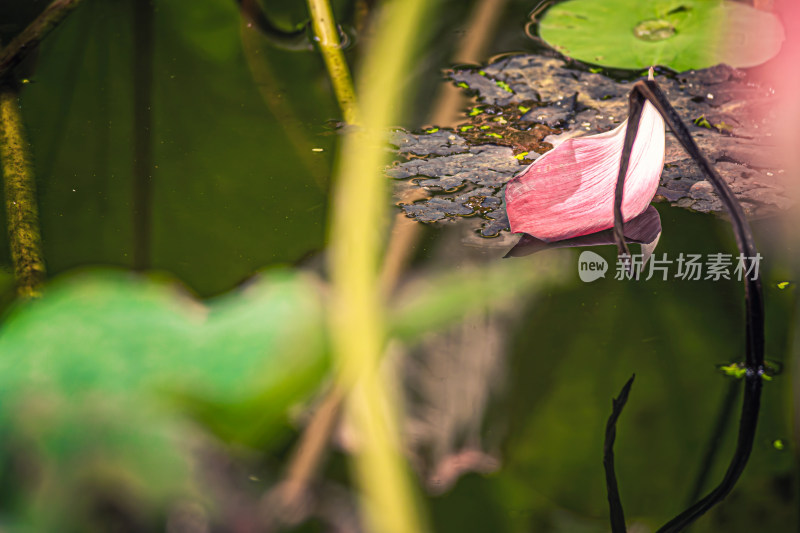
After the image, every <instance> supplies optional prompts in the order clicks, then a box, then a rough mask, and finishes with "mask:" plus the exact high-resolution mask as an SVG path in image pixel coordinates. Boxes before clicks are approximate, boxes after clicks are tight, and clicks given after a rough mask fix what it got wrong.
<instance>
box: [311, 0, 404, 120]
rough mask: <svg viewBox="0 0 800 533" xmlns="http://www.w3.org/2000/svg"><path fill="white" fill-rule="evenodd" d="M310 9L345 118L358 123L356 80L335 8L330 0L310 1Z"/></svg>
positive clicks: (312, 21)
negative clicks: (337, 23) (351, 72)
mask: <svg viewBox="0 0 800 533" xmlns="http://www.w3.org/2000/svg"><path fill="white" fill-rule="evenodd" d="M308 10H309V12H310V13H311V27H312V29H313V30H314V35H315V36H316V38H317V44H318V45H319V49H320V52H322V57H323V59H324V60H325V67H326V68H327V69H328V76H329V77H330V79H331V83H332V84H333V92H334V93H335V94H336V100H337V101H338V102H339V108H340V109H341V110H342V117H343V118H344V121H345V122H347V123H348V124H356V123H358V113H357V107H356V96H355V91H354V90H353V79H352V77H351V76H350V69H349V68H348V66H347V61H345V59H344V53H343V52H342V43H341V40H340V39H339V29H338V27H337V26H336V23H335V21H334V18H333V11H332V10H331V5H330V3H329V2H328V0H308ZM387 57H389V56H387Z"/></svg>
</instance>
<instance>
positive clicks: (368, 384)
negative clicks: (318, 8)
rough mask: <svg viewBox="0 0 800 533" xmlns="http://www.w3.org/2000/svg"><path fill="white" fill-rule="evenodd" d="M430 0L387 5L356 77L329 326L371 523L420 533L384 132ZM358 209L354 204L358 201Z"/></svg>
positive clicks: (337, 190)
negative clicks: (400, 383)
mask: <svg viewBox="0 0 800 533" xmlns="http://www.w3.org/2000/svg"><path fill="white" fill-rule="evenodd" d="M426 4H428V2H425V1H424V0H405V1H400V0H391V1H389V2H386V3H385V4H384V7H383V9H382V11H381V18H380V20H379V22H378V28H377V31H376V32H375V35H376V37H375V40H374V41H372V42H371V46H370V48H369V50H368V52H367V55H366V57H365V58H364V63H363V67H362V68H363V70H362V71H361V73H360V76H359V84H358V88H359V93H358V95H359V110H358V115H359V118H360V119H361V121H362V122H361V124H360V127H359V128H352V129H351V130H350V131H349V132H348V134H347V136H346V137H345V139H344V142H343V144H342V148H341V153H340V161H341V163H340V165H339V167H338V169H337V172H336V180H335V187H334V194H333V205H332V207H331V221H330V225H329V235H330V256H329V259H330V274H331V305H330V307H329V309H330V323H331V332H332V339H331V341H332V349H333V355H334V360H335V361H336V362H337V363H338V366H339V369H340V373H339V383H340V384H341V386H343V387H344V389H345V390H346V391H348V395H347V399H346V409H347V412H348V414H349V416H350V420H352V422H353V425H354V427H355V432H356V434H357V435H359V437H360V439H359V441H360V442H359V448H358V450H357V451H356V453H355V457H354V471H355V477H356V479H357V483H358V485H359V487H360V489H361V493H362V498H363V499H362V501H363V504H362V510H363V512H364V514H365V516H364V518H365V523H366V524H367V527H366V529H367V530H369V531H373V532H375V533H424V532H425V531H428V528H427V526H426V523H425V520H424V519H423V517H422V516H421V512H420V510H419V508H418V506H417V504H416V501H417V496H416V493H415V490H414V487H413V483H412V478H411V474H410V471H409V468H408V465H407V463H406V461H405V460H404V458H403V456H402V454H401V448H402V446H401V436H400V422H399V416H398V413H397V408H398V404H399V402H397V401H395V399H394V398H393V397H392V396H391V394H390V393H389V391H390V390H391V387H389V386H387V384H386V383H385V382H384V379H383V377H382V375H381V373H380V372H379V368H378V367H379V361H380V359H381V356H382V354H383V352H384V351H385V349H386V325H385V322H384V319H383V314H384V306H383V301H382V297H381V290H380V282H379V264H380V256H381V252H382V249H383V241H384V234H385V229H386V225H387V215H388V207H389V202H388V198H387V197H388V188H387V186H388V182H387V180H386V179H385V177H384V176H383V168H384V166H385V165H386V164H388V156H389V153H388V151H387V150H386V149H385V146H384V139H385V132H386V131H387V130H388V128H389V127H390V126H391V125H392V124H393V123H394V122H395V121H396V120H398V119H399V117H400V106H398V105H397V104H398V102H401V101H403V100H404V98H403V80H404V78H405V76H406V73H407V72H408V68H409V67H410V58H411V50H412V48H413V44H414V40H415V35H416V32H417V31H418V26H419V24H420V23H421V21H422V14H423V12H424V11H425V9H424V8H425V6H426ZM355 206H357V208H356V207H355Z"/></svg>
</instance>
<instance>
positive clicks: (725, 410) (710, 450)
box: [686, 380, 739, 506]
mask: <svg viewBox="0 0 800 533" xmlns="http://www.w3.org/2000/svg"><path fill="white" fill-rule="evenodd" d="M727 385H728V388H727V390H726V391H725V397H724V398H723V399H722V404H721V405H720V407H719V412H718V413H717V416H716V417H715V420H716V424H714V428H713V429H712V430H711V437H709V439H708V444H706V453H705V454H703V460H702V461H701V462H700V471H699V472H698V473H697V477H696V478H695V482H694V486H693V487H692V492H691V493H690V494H689V498H688V501H687V502H686V505H687V506H689V505H691V504H693V503H694V502H696V501H697V500H698V498H700V496H701V495H702V493H703V487H705V486H706V483H707V482H708V475H709V474H710V473H711V469H712V468H713V466H714V463H715V462H716V458H717V454H718V453H719V450H720V443H721V442H722V438H723V437H724V436H725V431H726V430H727V429H728V424H729V423H730V421H731V415H733V408H734V406H735V405H736V399H737V398H738V397H739V382H738V381H736V380H731V381H730V382H729V383H728V384H727Z"/></svg>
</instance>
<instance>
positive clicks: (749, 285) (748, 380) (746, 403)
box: [609, 76, 765, 533]
mask: <svg viewBox="0 0 800 533" xmlns="http://www.w3.org/2000/svg"><path fill="white" fill-rule="evenodd" d="M645 100H648V101H650V103H651V104H652V105H653V106H654V107H655V108H656V109H657V110H658V112H659V113H660V114H661V116H662V117H664V122H665V123H666V124H667V126H669V128H670V129H671V130H672V133H673V135H675V137H676V138H677V139H678V141H679V142H680V143H681V146H683V149H684V150H685V151H686V152H687V153H688V154H689V155H690V156H691V157H692V159H694V161H695V163H697V165H698V167H699V168H700V171H701V172H702V173H703V175H704V176H705V177H706V179H707V180H708V181H709V182H710V183H711V184H712V185H713V186H714V189H715V190H716V191H717V194H718V195H719V198H720V200H721V201H722V203H723V205H724V206H725V208H726V209H727V211H728V213H729V214H730V216H731V225H732V226H733V233H734V235H735V237H736V244H737V246H738V248H739V252H740V253H741V255H742V256H743V261H744V262H745V266H746V267H747V268H746V269H745V272H750V268H751V267H752V263H753V262H754V261H758V258H759V255H758V250H757V249H756V245H755V241H754V240H753V233H752V231H751V229H750V224H749V223H748V222H747V218H745V216H744V211H743V210H742V206H741V205H740V204H739V201H738V200H737V199H736V196H735V195H734V194H733V192H732V191H731V189H730V187H728V184H727V183H725V180H723V179H722V177H721V176H720V175H719V173H717V171H716V170H715V169H714V166H713V165H712V164H711V162H710V161H709V160H708V159H707V158H706V157H705V156H704V155H703V153H702V152H701V151H700V149H699V148H698V147H697V144H696V143H695V142H694V139H693V138H692V135H691V133H689V130H688V129H687V128H686V126H685V125H684V124H683V122H682V121H681V118H680V116H679V115H678V113H677V112H676V111H675V109H674V108H673V107H672V105H671V104H670V103H669V100H668V99H667V97H666V95H665V94H664V93H663V92H662V91H661V89H660V88H659V86H658V83H657V82H656V81H655V80H653V79H652V76H651V79H648V80H646V81H639V82H637V83H636V84H635V85H634V86H633V89H632V91H631V113H635V112H636V109H637V108H639V107H641V106H642V105H643V104H644V101H645ZM629 129H633V131H634V133H633V134H632V135H630V136H626V138H625V145H624V147H623V161H622V164H627V161H626V157H627V156H626V155H625V154H629V153H630V149H631V147H632V146H633V143H634V141H635V138H636V134H635V128H630V126H629ZM624 176H625V174H624V172H621V173H620V176H619V178H618V181H617V189H616V195H615V206H616V205H621V203H622V189H623V183H622V182H623V181H624ZM614 218H615V234H616V235H617V238H619V228H620V227H621V225H622V217H621V213H620V212H619V210H617V209H615V213H614ZM744 278H745V279H744V295H745V313H746V314H745V329H746V337H745V358H746V359H745V366H746V369H747V373H746V374H745V378H744V400H743V402H742V414H741V418H740V419H739V434H738V438H737V443H736V450H735V452H734V454H733V457H732V458H731V462H730V464H729V465H728V470H727V471H726V472H725V476H724V477H723V479H722V481H721V482H720V483H719V485H717V486H716V488H714V489H713V490H712V491H711V492H709V493H708V494H707V495H706V496H705V497H703V498H701V499H700V500H699V501H697V502H696V503H694V504H693V505H691V506H689V508H687V509H686V510H685V511H683V512H682V513H680V514H679V515H678V516H676V517H675V518H673V519H672V520H670V521H669V522H667V523H666V524H665V525H664V526H662V527H661V529H659V530H658V532H657V533H677V532H678V531H682V530H683V529H685V528H686V527H688V526H689V525H690V524H691V523H692V522H694V521H695V520H697V519H698V518H700V517H701V516H702V515H703V514H705V513H706V512H708V510H709V509H711V508H712V507H714V506H715V505H716V504H718V503H719V502H721V501H722V500H723V499H724V498H725V497H726V496H727V495H728V494H729V493H730V492H731V491H732V490H733V487H734V486H735V485H736V482H737V481H738V479H739V477H740V476H741V474H742V472H743V471H744V468H745V466H746V465H747V461H748V459H749V458H750V453H751V452H752V450H753V441H754V440H755V434H756V426H757V425H758V413H759V410H760V407H761V389H762V386H763V384H762V375H763V374H764V370H765V368H764V294H763V290H762V287H761V280H760V279H758V278H757V277H756V278H755V279H752V278H750V277H748V276H747V275H745V276H744ZM609 498H610V495H609ZM620 505H621V504H620ZM612 512H613V506H612Z"/></svg>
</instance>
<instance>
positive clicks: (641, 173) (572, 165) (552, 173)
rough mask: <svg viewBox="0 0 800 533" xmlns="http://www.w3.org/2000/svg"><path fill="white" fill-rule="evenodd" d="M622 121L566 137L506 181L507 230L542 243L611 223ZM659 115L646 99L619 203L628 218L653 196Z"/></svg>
mask: <svg viewBox="0 0 800 533" xmlns="http://www.w3.org/2000/svg"><path fill="white" fill-rule="evenodd" d="M626 129H627V120H626V121H625V122H623V123H622V124H620V125H619V126H618V127H617V128H615V129H613V130H611V131H608V132H605V133H600V134H598V135H590V136H587V137H578V138H574V139H569V140H567V141H565V142H564V143H563V144H561V145H559V146H558V147H556V148H554V149H553V150H551V151H549V152H547V153H546V154H544V155H543V156H541V157H540V158H539V159H537V160H536V161H535V162H534V163H533V164H531V165H530V166H529V167H528V168H526V169H525V170H524V171H522V172H521V173H520V174H518V175H517V176H515V177H514V178H512V179H511V181H509V182H508V185H507V187H506V210H507V212H508V220H509V222H510V225H511V231H512V232H514V233H528V234H530V235H533V236H534V237H536V238H538V239H541V240H543V241H547V242H553V241H560V240H563V239H570V238H572V237H578V236H581V235H587V234H590V233H594V232H597V231H601V230H605V229H608V228H611V227H613V226H614V189H615V187H616V183H617V174H618V173H619V165H620V157H621V154H622V147H623V144H624V142H625V131H626ZM664 136H665V132H664V120H663V119H662V118H661V115H660V114H659V113H658V111H656V109H655V108H654V107H653V106H652V104H650V103H649V102H647V103H646V104H645V106H644V109H643V111H642V117H641V121H640V122H639V130H638V132H637V135H636V141H635V142H634V145H633V150H632V152H631V158H630V163H629V166H628V172H627V174H626V178H625V189H624V193H623V202H622V217H623V219H624V220H625V221H628V220H630V219H632V218H634V217H636V216H638V215H639V214H641V213H642V212H643V211H644V210H645V209H647V206H649V205H650V201H651V200H652V199H653V196H655V193H656V190H657V189H658V183H659V178H660V177H661V170H662V169H663V167H664Z"/></svg>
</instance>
